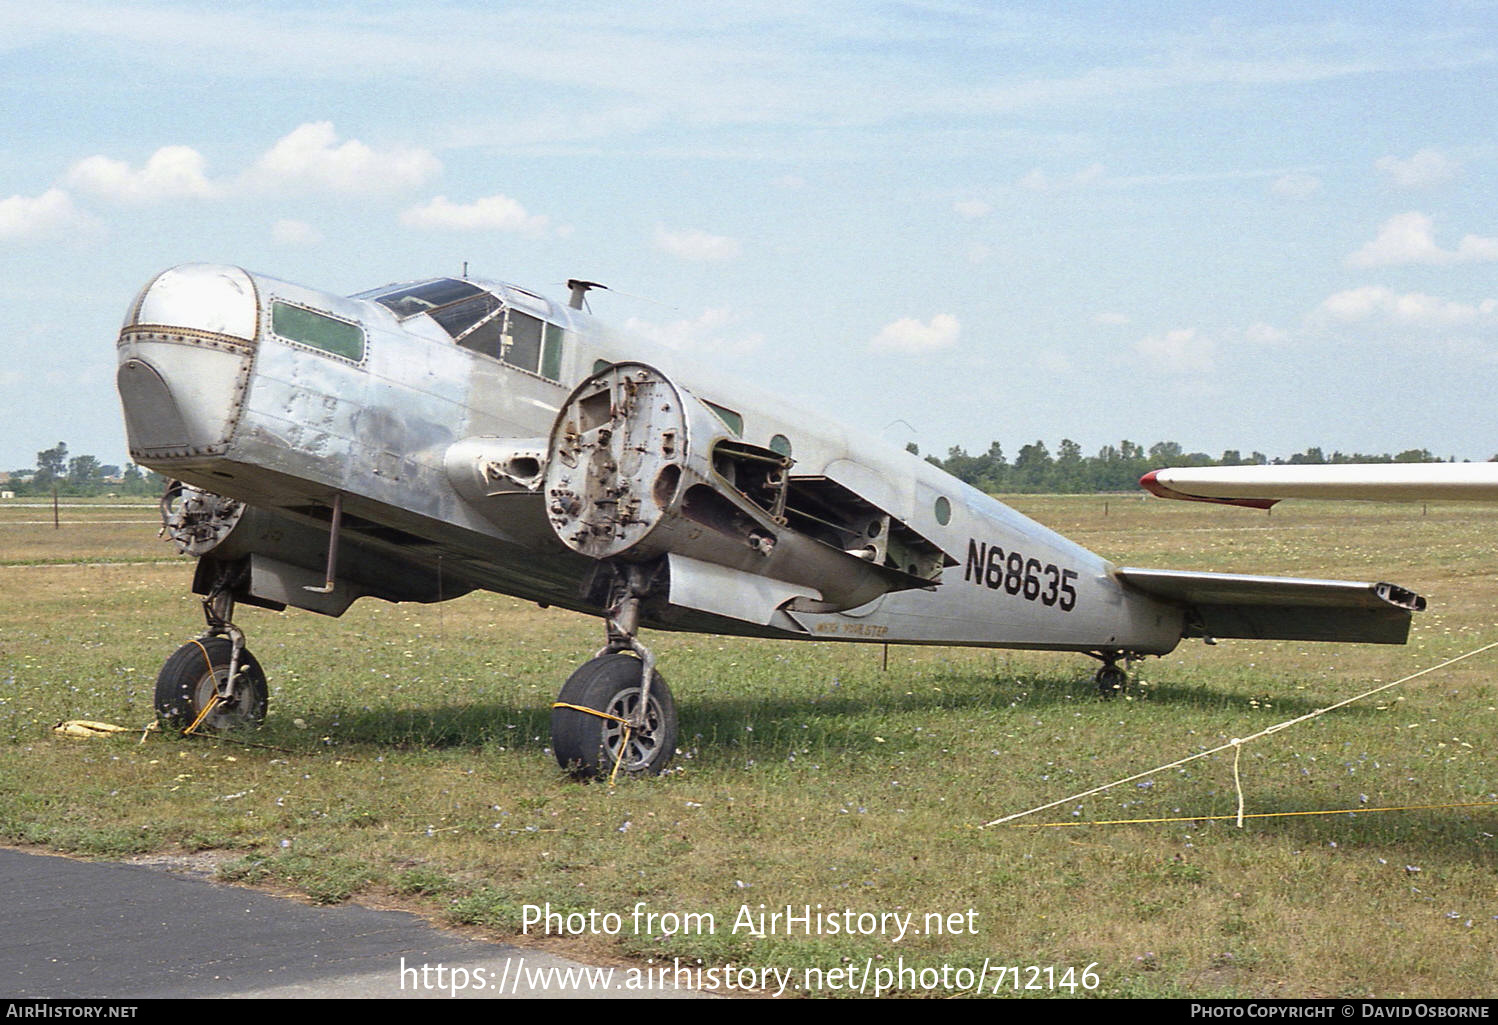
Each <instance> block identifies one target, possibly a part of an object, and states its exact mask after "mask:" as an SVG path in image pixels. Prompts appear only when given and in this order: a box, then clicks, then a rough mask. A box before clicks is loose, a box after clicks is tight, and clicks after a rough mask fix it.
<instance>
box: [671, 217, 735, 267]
mask: <svg viewBox="0 0 1498 1025" xmlns="http://www.w3.org/2000/svg"><path fill="white" fill-rule="evenodd" d="M654 245H655V248H657V249H659V250H660V251H661V252H663V253H670V254H671V255H672V256H676V257H680V258H681V259H683V260H691V261H692V262H693V263H721V262H723V261H725V260H732V259H734V258H735V257H737V256H738V255H739V250H740V246H739V240H738V239H735V238H728V237H726V236H723V235H709V234H708V233H707V232H705V231H698V230H696V229H695V228H689V229H686V230H684V231H671V230H670V229H668V228H666V227H664V226H663V225H656V229H655V241H654Z"/></svg>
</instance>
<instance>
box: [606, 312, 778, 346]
mask: <svg viewBox="0 0 1498 1025" xmlns="http://www.w3.org/2000/svg"><path fill="white" fill-rule="evenodd" d="M736 320H737V317H736V316H735V314H734V313H733V311H731V310H728V309H725V308H723V307H716V308H713V309H709V310H704V311H703V312H702V315H701V316H699V317H695V318H691V319H686V320H675V321H672V322H670V323H669V324H656V323H652V322H650V321H646V320H640V319H638V318H635V317H631V318H629V320H627V321H625V324H624V327H625V330H626V331H629V332H630V333H631V334H637V335H643V336H644V337H646V338H649V339H650V340H652V341H654V342H658V343H660V344H661V345H666V346H669V347H670V348H673V349H681V350H692V351H696V352H703V353H714V354H729V355H734V354H742V353H748V352H754V351H755V350H757V349H758V348H760V346H762V345H764V342H765V337H764V335H762V334H760V333H759V332H757V331H751V332H748V333H746V334H733V333H731V329H732V327H733V325H734V322H735V321H736Z"/></svg>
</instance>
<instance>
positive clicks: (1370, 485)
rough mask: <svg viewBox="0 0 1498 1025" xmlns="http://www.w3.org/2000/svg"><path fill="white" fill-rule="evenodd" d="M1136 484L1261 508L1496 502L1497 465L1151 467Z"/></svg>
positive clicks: (1155, 490)
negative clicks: (1347, 501)
mask: <svg viewBox="0 0 1498 1025" xmlns="http://www.w3.org/2000/svg"><path fill="white" fill-rule="evenodd" d="M1139 486H1140V487H1142V488H1144V489H1145V490H1146V491H1149V492H1151V493H1153V494H1156V495H1159V496H1160V497H1161V498H1179V499H1185V500H1187V501H1193V502H1220V503H1222V504H1224V505H1242V506H1248V507H1250V508H1254V509H1267V508H1269V507H1270V506H1271V505H1273V504H1274V503H1275V502H1277V501H1279V500H1280V499H1282V498H1355V499H1368V500H1382V501H1416V502H1418V501H1425V500H1430V501H1436V500H1451V501H1465V502H1498V463H1336V464H1330V465H1307V464H1297V465H1293V466H1202V467H1184V468H1171V469H1165V470H1154V471H1151V472H1150V473H1147V474H1145V475H1144V476H1143V477H1141V478H1140V479H1139Z"/></svg>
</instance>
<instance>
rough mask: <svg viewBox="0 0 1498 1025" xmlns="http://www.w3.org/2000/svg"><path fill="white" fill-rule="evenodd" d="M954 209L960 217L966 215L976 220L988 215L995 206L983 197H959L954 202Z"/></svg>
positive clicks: (969, 218)
mask: <svg viewBox="0 0 1498 1025" xmlns="http://www.w3.org/2000/svg"><path fill="white" fill-rule="evenodd" d="M952 209H953V210H954V211H955V212H956V213H957V216H959V217H966V218H967V219H968V220H970V221H976V220H977V219H978V218H980V217H987V216H988V215H989V214H991V213H993V207H991V206H989V205H988V204H987V203H985V202H983V200H981V199H959V200H957V202H955V203H953V204H952Z"/></svg>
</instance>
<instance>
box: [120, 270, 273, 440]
mask: <svg viewBox="0 0 1498 1025" xmlns="http://www.w3.org/2000/svg"><path fill="white" fill-rule="evenodd" d="M259 326H260V301H259V297H258V295H257V292H256V288H255V281H254V279H253V278H252V277H251V276H250V275H249V274H247V273H246V272H245V271H243V270H240V269H239V268H238V267H225V266H219V265H216V264H188V265H185V266H181V267H173V268H172V269H171V270H168V271H165V272H163V273H161V274H158V275H157V276H156V277H155V278H154V279H152V281H151V283H150V284H148V285H147V286H146V287H145V288H144V289H143V290H142V291H141V293H140V295H138V296H137V297H136V299H135V301H134V302H133V303H132V304H131V306H130V310H129V312H128V313H127V314H126V316H125V323H124V326H123V327H122V328H121V330H120V338H119V342H118V346H117V348H118V354H119V372H118V374H117V376H116V384H117V386H118V388H119V392H120V402H121V404H122V406H123V407H124V412H125V428H126V433H127V434H128V436H129V441H130V454H131V458H133V459H134V460H135V461H136V462H139V463H143V464H145V465H148V466H153V465H154V466H160V465H169V461H172V460H181V459H183V458H193V459H196V458H199V457H203V456H217V455H221V454H223V452H224V451H225V450H226V449H227V447H228V445H229V441H230V439H231V437H232V435H233V432H234V427H235V425H236V424H237V423H238V421H239V413H240V408H241V405H242V403H243V399H244V393H245V387H246V384H247V382H248V380H249V370H250V360H251V357H252V356H253V354H254V350H255V339H256V336H257V334H258V331H259Z"/></svg>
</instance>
